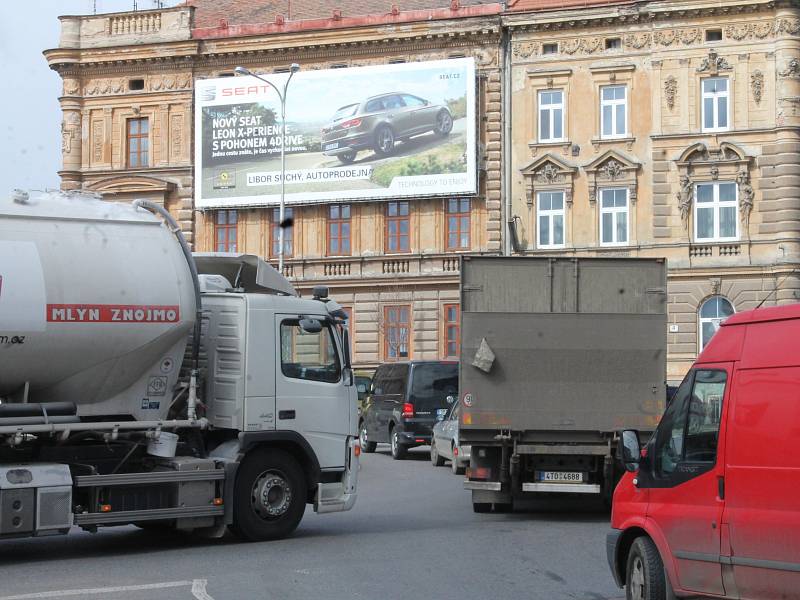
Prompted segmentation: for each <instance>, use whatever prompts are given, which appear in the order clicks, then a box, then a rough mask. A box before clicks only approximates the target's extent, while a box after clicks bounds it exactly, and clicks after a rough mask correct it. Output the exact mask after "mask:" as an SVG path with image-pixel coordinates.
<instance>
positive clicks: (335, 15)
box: [333, 8, 342, 21]
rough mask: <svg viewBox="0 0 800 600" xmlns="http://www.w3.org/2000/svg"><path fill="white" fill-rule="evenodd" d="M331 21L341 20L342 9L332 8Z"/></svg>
mask: <svg viewBox="0 0 800 600" xmlns="http://www.w3.org/2000/svg"><path fill="white" fill-rule="evenodd" d="M333 20H334V21H341V20H342V9H341V8H334V9H333Z"/></svg>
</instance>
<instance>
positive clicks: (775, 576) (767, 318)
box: [607, 304, 800, 600]
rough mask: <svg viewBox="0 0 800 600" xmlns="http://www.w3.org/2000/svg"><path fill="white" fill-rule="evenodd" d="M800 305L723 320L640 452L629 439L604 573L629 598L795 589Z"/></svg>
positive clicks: (785, 593)
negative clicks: (625, 591)
mask: <svg viewBox="0 0 800 600" xmlns="http://www.w3.org/2000/svg"><path fill="white" fill-rule="evenodd" d="M798 336H800V305H798V304H795V305H790V306H782V307H775V308H764V309H757V310H752V311H748V312H743V313H739V314H737V315H734V316H732V317H730V318H729V319H728V320H727V321H725V322H724V323H723V324H722V326H721V328H720V330H719V332H718V333H717V334H716V335H715V336H714V338H713V339H712V340H711V342H710V343H709V345H708V346H706V348H705V349H704V350H703V352H702V353H701V354H700V356H699V357H698V359H697V362H696V363H695V364H694V365H693V367H692V368H691V370H690V371H689V373H688V374H687V376H686V378H685V379H684V381H683V383H682V384H681V385H680V387H679V388H678V390H677V392H676V393H675V396H674V397H673V399H672V400H671V401H670V403H669V406H668V407H667V409H666V411H665V412H664V416H663V418H662V419H661V422H660V424H659V426H658V428H657V430H656V431H655V433H654V434H653V435H652V437H651V438H650V439H649V441H648V442H647V443H646V444H645V445H644V447H643V448H641V447H640V444H639V435H638V432H636V431H632V430H628V431H624V432H623V433H622V444H620V445H619V450H620V458H621V459H622V460H623V462H624V463H625V467H626V470H627V471H628V472H627V473H626V474H625V475H624V477H623V478H622V480H621V481H620V483H619V485H618V486H617V488H616V490H615V493H614V503H613V512H612V517H611V526H612V531H611V532H610V533H609V535H608V540H607V549H608V559H609V565H610V567H611V571H612V574H613V575H614V578H615V580H616V582H617V583H618V584H619V585H620V586H621V587H622V586H625V587H626V588H627V597H628V598H648V599H655V600H657V599H661V598H670V597H675V596H677V597H684V596H693V597H694V596H703V597H715V598H742V599H751V600H756V599H758V600H777V599H778V598H790V597H796V596H797V593H798V590H800V542H799V541H798V540H800V517H799V516H798V515H800V499H798V496H797V490H798V489H800V455H799V454H798V453H797V451H796V442H797V424H798V419H800V405H798V402H797V397H798V392H799V391H800V349H798V346H797V339H798Z"/></svg>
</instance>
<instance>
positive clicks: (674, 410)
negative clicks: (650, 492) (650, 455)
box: [654, 369, 728, 483]
mask: <svg viewBox="0 0 800 600" xmlns="http://www.w3.org/2000/svg"><path fill="white" fill-rule="evenodd" d="M727 379H728V374H727V373H726V372H725V371H719V370H710V369H708V370H707V369H702V370H698V371H695V372H692V373H689V375H687V376H686V379H685V380H684V381H683V383H682V384H681V386H680V388H678V391H677V392H676V393H675V396H674V398H673V399H672V401H671V402H670V404H669V407H668V408H667V410H666V412H665V413H664V417H663V418H662V420H661V424H660V425H659V427H658V430H657V431H656V435H655V448H654V450H655V474H656V476H657V477H660V478H669V477H674V478H675V479H676V482H675V483H679V481H677V479H680V480H682V481H686V480H687V479H690V478H692V477H696V476H698V475H701V474H703V473H705V472H707V471H709V470H710V469H711V467H712V466H713V465H714V463H715V462H716V460H717V441H718V438H719V426H720V422H721V417H722V400H723V397H724V395H725V384H726V383H727ZM690 390H691V393H690ZM684 462H688V463H692V464H693V465H694V468H691V469H678V465H679V464H680V463H684ZM698 463H699V464H698Z"/></svg>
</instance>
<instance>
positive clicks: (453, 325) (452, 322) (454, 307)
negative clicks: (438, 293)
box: [443, 304, 461, 358]
mask: <svg viewBox="0 0 800 600" xmlns="http://www.w3.org/2000/svg"><path fill="white" fill-rule="evenodd" d="M443 308H444V357H445V358H458V356H459V353H460V348H461V329H460V327H459V314H458V310H459V306H458V304H445V305H444V307H443Z"/></svg>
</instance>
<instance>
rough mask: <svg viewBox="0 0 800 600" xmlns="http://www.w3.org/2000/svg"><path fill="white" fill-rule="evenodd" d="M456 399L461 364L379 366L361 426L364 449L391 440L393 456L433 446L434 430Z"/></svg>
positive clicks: (430, 363) (411, 363)
mask: <svg viewBox="0 0 800 600" xmlns="http://www.w3.org/2000/svg"><path fill="white" fill-rule="evenodd" d="M456 398H458V363H457V362H446V361H416V360H415V361H411V362H400V363H389V364H384V365H381V366H379V367H378V369H377V370H376V371H375V376H374V377H373V378H372V387H371V388H370V393H369V396H368V397H367V401H366V405H365V406H364V411H363V413H362V416H361V422H360V423H359V431H360V437H361V448H362V449H363V450H364V452H375V446H376V445H377V443H378V442H389V443H390V444H391V446H392V458H394V459H398V460H399V459H401V458H404V457H405V455H406V451H407V450H408V449H409V448H412V447H414V446H424V445H428V444H430V443H431V430H432V428H433V425H434V424H435V423H436V421H437V420H440V419H441V418H442V417H444V415H445V414H447V410H448V409H449V408H450V405H451V404H452V403H453V402H455V400H456Z"/></svg>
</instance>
